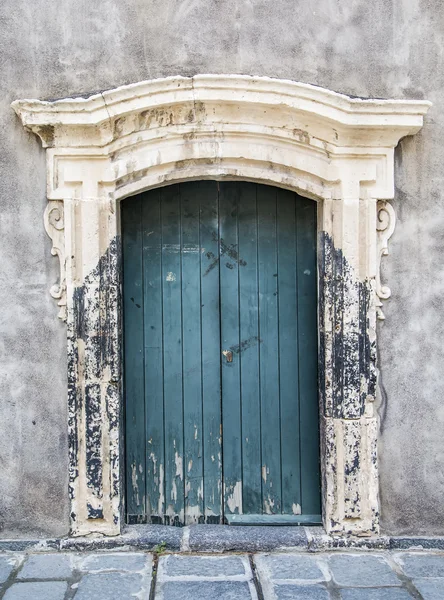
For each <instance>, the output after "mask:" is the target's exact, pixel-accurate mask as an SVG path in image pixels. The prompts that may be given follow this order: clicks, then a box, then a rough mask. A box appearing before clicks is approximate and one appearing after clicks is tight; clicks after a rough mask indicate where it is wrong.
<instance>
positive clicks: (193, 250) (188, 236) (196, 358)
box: [180, 182, 204, 525]
mask: <svg viewBox="0 0 444 600" xmlns="http://www.w3.org/2000/svg"><path fill="white" fill-rule="evenodd" d="M198 187H199V184H198V183H194V182H190V183H184V184H181V185H180V198H181V222H182V246H181V252H182V311H183V316H184V318H183V321H182V340H183V344H182V348H183V350H182V351H183V410H184V473H185V523H186V524H187V525H191V524H192V523H198V522H199V521H200V520H201V518H202V517H203V515H204V508H203V493H204V486H203V447H202V442H203V439H202V433H203V432H202V354H201V301H200V296H201V291H200V280H201V277H200V254H201V252H200V232H199V221H200V218H199V217H200V215H199V208H200V206H199V204H200V202H199V196H198V193H197V190H198Z"/></svg>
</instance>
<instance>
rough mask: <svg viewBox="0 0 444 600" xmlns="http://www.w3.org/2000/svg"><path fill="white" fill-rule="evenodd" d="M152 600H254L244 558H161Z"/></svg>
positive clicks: (251, 581) (255, 599)
mask: <svg viewBox="0 0 444 600" xmlns="http://www.w3.org/2000/svg"><path fill="white" fill-rule="evenodd" d="M155 599H156V600H208V599H214V600H237V599H242V600H258V597H257V593H256V588H255V585H254V581H253V572H252V570H251V566H250V561H249V558H248V556H246V555H238V556H230V555H228V556H227V555H226V556H189V555H170V556H161V557H160V558H159V563H158V572H157V582H156V594H155Z"/></svg>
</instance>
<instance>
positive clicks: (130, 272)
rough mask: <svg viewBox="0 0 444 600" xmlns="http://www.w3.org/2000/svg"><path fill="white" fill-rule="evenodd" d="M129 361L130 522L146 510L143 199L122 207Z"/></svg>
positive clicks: (127, 389) (128, 444)
mask: <svg viewBox="0 0 444 600" xmlns="http://www.w3.org/2000/svg"><path fill="white" fill-rule="evenodd" d="M122 231H123V248H122V253H123V272H124V277H123V297H124V303H123V319H124V361H125V407H126V410H125V437H126V498H127V514H128V517H129V520H130V521H133V522H134V521H136V522H137V520H143V519H144V517H145V514H146V510H145V451H144V448H145V402H144V373H143V363H144V353H143V288H142V275H143V274H142V228H141V200H140V197H137V198H134V199H132V200H129V201H126V202H124V203H123V205H122Z"/></svg>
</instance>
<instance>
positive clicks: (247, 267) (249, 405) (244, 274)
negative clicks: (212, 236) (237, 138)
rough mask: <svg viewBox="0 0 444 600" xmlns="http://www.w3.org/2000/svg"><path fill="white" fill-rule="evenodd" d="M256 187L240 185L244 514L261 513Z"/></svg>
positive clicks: (239, 350)
mask: <svg viewBox="0 0 444 600" xmlns="http://www.w3.org/2000/svg"><path fill="white" fill-rule="evenodd" d="M256 190H257V185H256V184H254V183H242V184H240V185H239V211H238V231H239V241H238V244H239V261H238V263H239V303H240V304H239V315H240V323H239V325H240V346H239V349H238V352H235V354H236V355H237V356H235V359H238V360H239V361H240V373H241V376H240V381H241V406H242V415H241V418H242V467H243V468H242V490H243V493H242V496H243V513H244V514H248V513H253V514H260V513H262V495H261V494H262V485H261V438H260V390H259V344H260V338H259V306H258V271H257V213H256V210H257V207H256Z"/></svg>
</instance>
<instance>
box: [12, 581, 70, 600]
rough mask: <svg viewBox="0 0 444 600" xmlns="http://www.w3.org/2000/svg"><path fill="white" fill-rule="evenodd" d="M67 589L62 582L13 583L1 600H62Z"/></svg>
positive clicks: (65, 584)
mask: <svg viewBox="0 0 444 600" xmlns="http://www.w3.org/2000/svg"><path fill="white" fill-rule="evenodd" d="M67 589H68V584H67V583H65V582H64V581H45V582H43V581H38V582H35V581H34V582H22V583H14V584H13V585H12V586H11V587H10V588H8V589H7V590H6V594H5V595H4V596H3V600H64V598H65V594H66V590H67Z"/></svg>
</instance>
